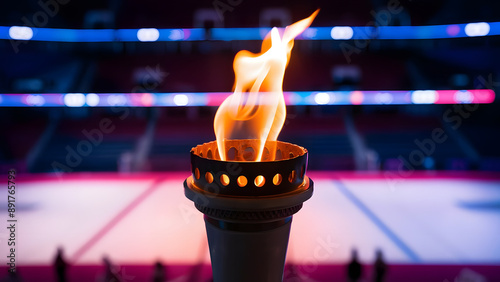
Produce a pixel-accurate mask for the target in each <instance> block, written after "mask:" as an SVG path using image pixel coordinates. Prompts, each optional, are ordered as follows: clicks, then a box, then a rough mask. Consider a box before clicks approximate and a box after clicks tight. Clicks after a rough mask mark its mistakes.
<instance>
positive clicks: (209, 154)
mask: <svg viewBox="0 0 500 282" xmlns="http://www.w3.org/2000/svg"><path fill="white" fill-rule="evenodd" d="M207 158H209V159H213V155H212V150H211V149H208V152H207Z"/></svg>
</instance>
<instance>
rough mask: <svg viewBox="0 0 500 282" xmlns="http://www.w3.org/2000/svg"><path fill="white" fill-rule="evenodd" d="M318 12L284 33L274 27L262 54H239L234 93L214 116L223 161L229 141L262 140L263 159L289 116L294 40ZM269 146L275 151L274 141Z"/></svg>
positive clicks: (259, 146)
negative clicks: (287, 85)
mask: <svg viewBox="0 0 500 282" xmlns="http://www.w3.org/2000/svg"><path fill="white" fill-rule="evenodd" d="M318 12H319V10H316V11H315V12H314V13H313V14H312V15H310V16H309V17H308V18H305V19H303V20H301V21H298V22H296V23H294V24H292V25H289V26H287V27H286V29H285V31H284V33H283V36H280V34H279V31H278V29H277V28H273V29H272V30H271V32H270V33H269V34H267V36H266V38H265V39H264V41H263V42H262V48H261V53H258V54H254V53H251V52H249V51H246V50H243V51H240V52H238V54H236V56H235V58H234V63H233V68H234V73H235V77H236V79H235V83H234V93H233V94H232V95H231V96H229V97H227V98H226V100H224V102H222V104H221V105H220V107H219V109H218V110H217V113H216V115H215V119H214V130H215V136H216V138H217V147H218V148H219V154H220V158H221V159H222V160H227V158H226V151H227V150H228V149H229V148H226V146H225V141H226V140H234V139H256V140H259V142H257V143H258V144H257V145H256V146H257V148H254V153H253V157H252V160H253V161H261V159H262V153H263V150H264V146H265V145H266V142H267V141H276V140H277V138H278V135H279V133H280V131H281V128H282V127H283V123H284V122H285V118H286V107H285V99H284V97H283V77H284V76H285V69H286V67H287V65H288V61H289V59H290V52H291V51H292V48H293V43H294V39H295V37H297V35H299V34H301V33H302V32H303V31H304V30H305V29H306V28H307V27H309V26H310V25H311V23H312V21H313V20H314V18H315V17H316V15H317V14H318ZM267 148H268V149H270V151H273V148H272V146H271V145H270V144H268V146H267ZM274 155H275V154H274V152H271V156H274ZM273 158H274V157H273Z"/></svg>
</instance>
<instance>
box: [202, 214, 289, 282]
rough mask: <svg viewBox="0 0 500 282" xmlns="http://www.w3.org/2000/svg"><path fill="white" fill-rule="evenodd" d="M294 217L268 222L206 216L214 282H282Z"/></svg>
mask: <svg viewBox="0 0 500 282" xmlns="http://www.w3.org/2000/svg"><path fill="white" fill-rule="evenodd" d="M291 224H292V216H288V217H286V218H284V219H280V220H277V221H272V222H266V223H246V222H240V223H235V222H227V221H222V220H218V219H214V218H211V217H209V216H205V225H206V230H207V237H208V244H209V247H210V257H211V260H212V272H213V278H214V281H215V282H235V281H238V282H245V281H248V282H256V281H259V282H266V281H269V282H277V281H282V280H283V271H284V267H285V257H286V250H287V246H288V238H289V235H290V227H291Z"/></svg>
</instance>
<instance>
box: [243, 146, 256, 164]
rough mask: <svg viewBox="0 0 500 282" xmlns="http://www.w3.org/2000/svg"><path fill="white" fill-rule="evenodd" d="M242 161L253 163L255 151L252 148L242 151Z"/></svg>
mask: <svg viewBox="0 0 500 282" xmlns="http://www.w3.org/2000/svg"><path fill="white" fill-rule="evenodd" d="M243 159H244V160H245V161H254V160H255V151H254V150H253V148H252V147H247V148H245V150H244V151H243Z"/></svg>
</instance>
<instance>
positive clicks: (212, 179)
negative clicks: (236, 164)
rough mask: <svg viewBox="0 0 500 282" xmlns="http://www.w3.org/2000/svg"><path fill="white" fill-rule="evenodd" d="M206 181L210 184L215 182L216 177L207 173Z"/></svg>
mask: <svg viewBox="0 0 500 282" xmlns="http://www.w3.org/2000/svg"><path fill="white" fill-rule="evenodd" d="M205 180H206V181H207V182H208V184H210V183H212V182H214V176H213V175H212V174H211V173H210V172H208V171H207V173H205Z"/></svg>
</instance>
